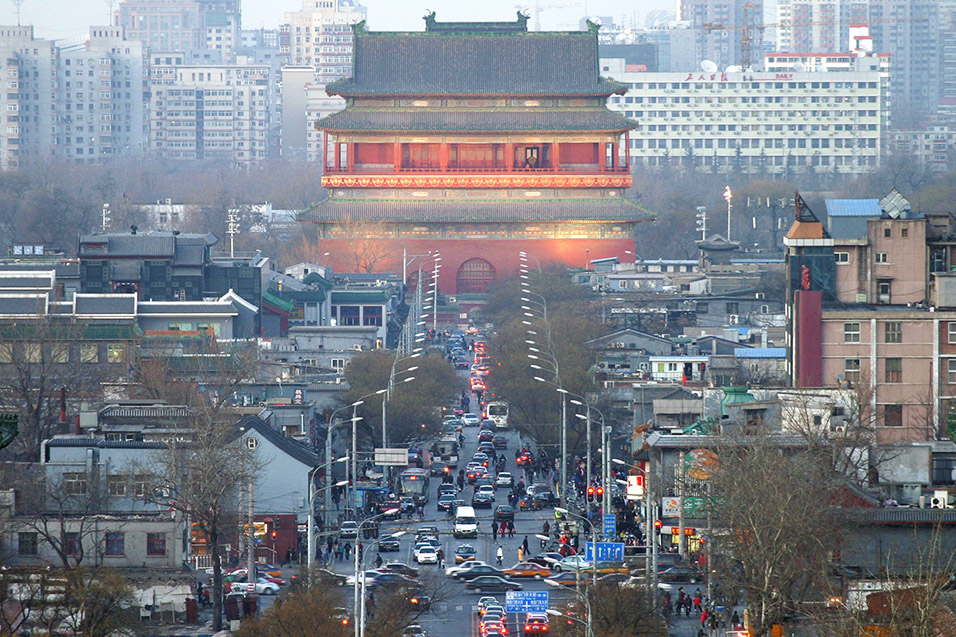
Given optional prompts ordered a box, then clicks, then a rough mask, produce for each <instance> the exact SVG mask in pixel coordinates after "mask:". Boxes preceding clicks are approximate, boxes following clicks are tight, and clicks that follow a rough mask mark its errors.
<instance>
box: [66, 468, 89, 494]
mask: <svg viewBox="0 0 956 637" xmlns="http://www.w3.org/2000/svg"><path fill="white" fill-rule="evenodd" d="M63 492H64V493H66V494H67V495H83V494H84V493H86V474H85V473H64V474H63Z"/></svg>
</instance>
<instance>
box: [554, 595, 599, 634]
mask: <svg viewBox="0 0 956 637" xmlns="http://www.w3.org/2000/svg"><path fill="white" fill-rule="evenodd" d="M558 586H560V584H558ZM578 594H579V595H581V599H583V600H584V608H585V612H587V614H588V620H587V621H583V620H580V619H578V618H577V617H571V616H570V615H565V614H564V613H562V612H561V611H559V610H555V609H553V608H549V609H548V610H547V613H548V614H549V615H551V616H552V617H564V618H565V619H570V620H571V621H573V622H577V623H579V624H584V626H585V628H586V629H587V631H588V637H594V630H593V629H592V628H591V600H589V599H588V597H587V595H582V594H580V593H578Z"/></svg>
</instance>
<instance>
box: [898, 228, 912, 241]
mask: <svg viewBox="0 0 956 637" xmlns="http://www.w3.org/2000/svg"><path fill="white" fill-rule="evenodd" d="M900 236H901V237H903V238H904V239H906V238H907V237H909V236H910V229H909V228H903V229H901V230H900Z"/></svg>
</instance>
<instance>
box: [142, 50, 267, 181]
mask: <svg viewBox="0 0 956 637" xmlns="http://www.w3.org/2000/svg"><path fill="white" fill-rule="evenodd" d="M150 61H151V66H150V81H149V85H150V101H149V121H150V149H151V151H152V152H153V153H155V154H157V155H159V156H162V157H165V158H167V159H194V160H222V161H228V162H231V163H234V164H249V163H252V162H256V161H261V160H263V159H265V158H266V156H267V155H268V153H269V126H270V114H269V113H270V111H269V93H270V86H271V85H272V84H273V81H272V77H271V76H272V72H271V68H270V67H269V66H268V65H252V64H250V65H245V66H242V65H192V64H188V63H187V61H186V59H185V55H184V54H182V53H151V54H150Z"/></svg>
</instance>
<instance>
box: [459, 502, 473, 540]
mask: <svg viewBox="0 0 956 637" xmlns="http://www.w3.org/2000/svg"><path fill="white" fill-rule="evenodd" d="M454 536H455V537H456V538H461V537H474V538H477V537H478V519H477V518H476V517H475V508H474V507H470V506H460V507H458V510H457V511H456V512H455V532H454Z"/></svg>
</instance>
